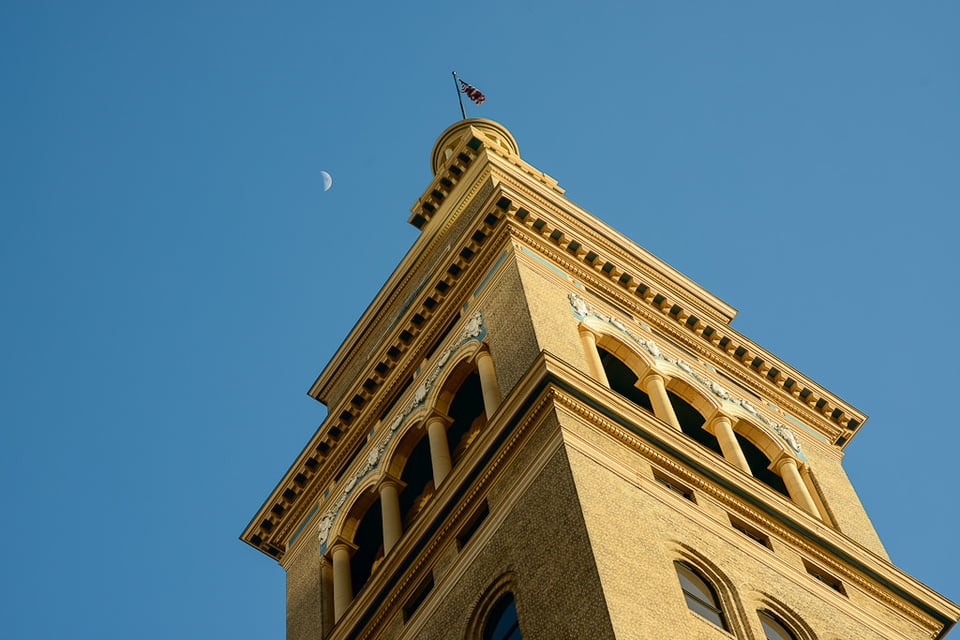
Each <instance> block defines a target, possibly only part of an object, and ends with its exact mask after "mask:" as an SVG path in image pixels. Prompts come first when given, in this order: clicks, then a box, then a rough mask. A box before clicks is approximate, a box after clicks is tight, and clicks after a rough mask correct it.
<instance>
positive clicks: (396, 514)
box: [379, 476, 404, 556]
mask: <svg viewBox="0 0 960 640" xmlns="http://www.w3.org/2000/svg"><path fill="white" fill-rule="evenodd" d="M403 486H404V485H403V483H401V482H400V481H399V480H394V479H393V478H391V477H389V476H387V477H384V479H383V480H382V481H381V482H380V486H379V491H380V513H381V515H382V516H383V555H384V556H386V555H387V554H388V553H390V550H391V549H393V545H395V544H397V540H399V539H400V536H401V535H402V534H403V524H402V522H403V521H402V518H401V516H400V491H401V490H402V489H403Z"/></svg>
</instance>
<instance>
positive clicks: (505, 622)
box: [482, 591, 521, 640]
mask: <svg viewBox="0 0 960 640" xmlns="http://www.w3.org/2000/svg"><path fill="white" fill-rule="evenodd" d="M482 638H483V640H521V636H520V621H519V620H518V619H517V604H516V602H515V601H514V599H513V594H512V593H510V592H509V591H508V592H507V593H505V594H503V595H502V596H501V597H500V599H499V600H497V601H496V602H495V603H494V605H493V607H492V608H491V609H490V615H488V616H487V620H486V622H485V623H484V625H483V635H482Z"/></svg>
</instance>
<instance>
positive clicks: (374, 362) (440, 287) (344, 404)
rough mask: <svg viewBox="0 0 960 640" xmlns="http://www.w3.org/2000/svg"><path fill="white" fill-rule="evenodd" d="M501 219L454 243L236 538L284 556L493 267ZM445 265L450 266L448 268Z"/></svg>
mask: <svg viewBox="0 0 960 640" xmlns="http://www.w3.org/2000/svg"><path fill="white" fill-rule="evenodd" d="M476 184H479V183H476ZM497 194H498V191H496V190H495V191H494V192H493V193H492V195H491V196H490V198H491V199H496V198H497V197H498V196H497ZM484 211H486V212H487V213H486V214H485V215H484V214H483V212H484ZM454 217H455V216H450V218H451V219H452V218H454ZM503 218H504V213H503V210H502V209H500V208H498V207H496V206H493V205H490V206H488V207H485V208H482V209H480V210H479V211H478V213H477V215H476V216H475V220H474V222H473V223H472V224H471V225H470V226H469V227H468V229H467V231H466V233H464V234H463V235H462V236H461V237H460V238H456V239H451V250H450V251H449V252H447V253H445V254H443V255H444V258H443V259H442V260H440V262H439V265H441V266H440V268H438V269H436V270H435V271H433V272H432V275H431V278H433V282H434V285H433V287H432V288H430V287H424V288H423V289H422V290H420V292H419V294H418V295H417V296H416V297H415V298H414V299H413V300H411V301H410V304H408V305H407V306H406V307H405V308H404V309H402V310H401V312H400V315H399V316H398V318H397V320H396V321H395V322H394V324H393V328H392V329H391V331H390V332H389V333H388V334H387V335H384V336H381V337H380V339H379V340H377V341H376V344H377V349H376V350H375V351H372V352H370V353H369V354H367V356H366V357H365V358H364V362H365V363H366V364H365V367H364V368H363V369H362V371H361V373H360V375H358V376H357V379H356V380H353V382H352V386H351V387H350V388H349V390H348V391H346V392H345V393H344V394H343V396H342V397H341V398H340V399H339V402H338V403H337V404H335V405H332V406H331V407H330V410H329V413H328V417H327V419H326V420H324V422H323V423H322V424H321V425H320V427H319V428H318V429H317V431H316V432H315V434H314V436H313V437H312V438H311V439H310V441H309V442H308V443H307V445H306V446H305V447H304V449H303V450H302V451H301V453H300V455H299V456H298V457H297V459H296V461H295V462H294V463H293V465H292V466H291V467H290V468H289V470H288V471H287V473H286V474H285V475H284V477H283V479H282V480H281V482H280V483H279V484H278V485H277V486H276V488H275V489H274V490H273V492H272V493H271V494H270V496H269V497H268V499H267V500H266V501H265V502H264V503H263V505H262V506H261V508H260V509H259V510H258V512H257V514H256V515H255V516H254V518H253V519H252V520H251V522H250V523H249V524H248V525H247V527H246V528H245V529H244V532H243V533H242V534H241V536H240V538H241V540H243V541H245V542H247V543H248V544H251V545H252V546H254V547H255V548H257V549H259V550H261V551H263V552H264V553H267V554H268V555H270V556H272V557H274V558H276V559H278V560H279V559H280V558H282V556H283V554H284V553H285V550H286V545H287V543H288V541H289V539H290V537H291V536H292V535H294V534H295V533H296V531H297V527H298V526H299V525H300V523H301V521H302V520H303V518H304V517H305V516H306V515H307V513H308V512H309V511H310V510H311V509H312V508H314V505H316V504H317V503H318V502H319V501H320V500H321V498H322V496H321V494H322V492H323V491H324V490H325V488H326V487H328V486H329V484H330V483H331V482H332V480H333V478H334V476H335V475H336V474H337V473H338V471H339V470H340V469H342V468H343V467H344V466H345V465H347V464H349V462H350V460H351V459H352V457H353V456H354V455H355V454H357V453H358V452H359V450H360V449H361V448H362V446H363V442H364V441H365V440H366V437H367V433H368V432H369V430H370V428H372V427H373V425H374V424H375V423H376V421H377V419H378V417H379V415H380V413H382V412H383V410H384V409H386V408H387V406H386V405H387V403H391V402H396V401H397V400H398V398H397V397H396V393H397V392H398V391H399V389H400V388H401V387H402V385H403V384H405V382H406V381H407V380H408V379H409V378H410V377H411V376H413V375H414V373H415V371H416V369H417V368H418V367H419V366H420V364H421V362H422V360H423V357H424V356H425V354H426V350H427V349H428V348H430V346H431V345H432V344H433V342H434V341H435V340H436V339H438V338H439V337H440V336H441V334H442V332H443V331H444V330H445V329H446V328H447V326H448V325H449V322H450V321H451V319H452V318H453V317H455V316H456V314H457V313H458V312H460V311H461V308H462V306H463V303H464V302H466V301H467V300H468V299H469V296H470V295H471V294H472V292H473V291H474V288H475V287H476V286H477V285H478V284H479V283H480V281H481V279H482V278H483V277H484V275H485V274H486V272H487V270H488V269H489V268H490V267H491V266H492V265H493V263H494V262H495V260H496V258H497V256H498V254H499V251H500V246H501V245H502V243H503V242H504V241H505V238H506V234H505V232H504V231H503V227H504V226H505V225H503V224H502V221H503ZM454 240H456V241H458V243H457V242H454ZM442 265H447V266H446V269H443V268H442ZM396 290H398V287H396V286H394V291H396ZM450 298H453V300H452V301H449V299H450ZM395 299H396V295H394V300H395ZM384 304H386V303H384ZM371 306H373V305H371ZM381 306H383V305H381ZM387 306H388V305H387ZM388 308H389V306H388ZM342 362H343V360H341V364H342ZM328 368H329V365H328Z"/></svg>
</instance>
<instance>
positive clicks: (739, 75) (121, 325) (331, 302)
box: [0, 0, 960, 639]
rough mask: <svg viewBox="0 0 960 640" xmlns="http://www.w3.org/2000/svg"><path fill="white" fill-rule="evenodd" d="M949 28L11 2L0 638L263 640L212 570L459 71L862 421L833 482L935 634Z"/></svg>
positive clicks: (952, 303)
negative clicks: (845, 483)
mask: <svg viewBox="0 0 960 640" xmlns="http://www.w3.org/2000/svg"><path fill="white" fill-rule="evenodd" d="M958 31H960V4H957V3H955V2H949V1H943V2H924V1H911V2H905V1H904V2H877V1H871V2H809V3H783V2H723V3H720V2H698V1H694V2H630V3H628V2H623V3H618V4H614V3H609V2H603V1H600V2H595V3H584V2H566V1H562V2H556V1H555V2H522V1H521V0H513V1H510V2H500V1H493V2H483V3H469V2H461V3H456V2H412V3H405V2H379V1H377V2H367V3H349V2H342V3H332V2H325V3H324V2H316V1H314V2H300V1H295V0H290V1H287V2H256V3H254V2H243V1H231V2H226V1H222V2H208V1H203V0H192V1H190V2H182V1H177V0H164V1H163V2H137V1H132V2H131V1H129V0H125V1H116V2H97V1H94V0H90V1H87V2H45V1H42V0H31V1H29V2H17V1H15V0H7V1H6V2H3V3H2V5H0V53H2V55H0V87H2V100H0V214H2V218H0V220H2V231H0V287H2V288H0V293H2V297H0V301H2V307H0V327H2V335H3V345H4V346H3V355H2V359H0V389H2V391H0V393H2V402H0V474H2V486H3V494H4V504H3V510H4V513H5V518H4V521H5V525H6V529H5V531H6V534H5V541H6V545H5V546H6V549H7V552H6V559H5V562H4V563H3V574H2V575H3V579H2V581H0V589H2V590H3V592H4V593H2V594H0V595H2V598H0V620H3V626H4V630H3V635H4V637H10V638H17V639H19V638H42V639H46V638H62V637H67V636H68V635H69V636H70V637H76V638H98V639H110V638H123V639H128V638H141V639H153V638H158V639H159V638H164V639H167V638H279V637H282V636H283V628H284V605H283V599H284V576H283V571H282V569H281V568H280V567H279V566H278V565H277V564H276V563H275V562H274V561H272V560H271V559H270V558H268V557H266V556H264V555H262V554H260V553H258V552H256V551H254V550H253V549H251V548H249V547H247V546H246V545H245V544H243V543H241V542H239V541H238V540H237V536H238V535H239V534H240V532H241V531H242V529H243V527H244V526H245V525H246V523H247V522H248V520H249V519H250V518H251V517H252V516H253V514H254V513H255V511H256V509H257V508H258V507H259V505H260V504H261V502H262V501H263V500H264V499H265V498H266V497H267V495H268V493H269V491H270V490H271V489H272V488H273V486H274V485H275V483H276V482H277V481H278V480H279V479H280V477H281V476H282V474H283V473H284V472H285V471H286V469H287V467H288V465H289V464H290V463H291V462H292V461H293V459H294V457H295V456H296V454H297V453H298V452H299V451H300V448H301V447H302V446H303V445H304V443H305V442H306V441H307V439H308V438H309V437H310V435H311V434H312V433H313V431H314V430H315V429H316V427H317V426H318V425H319V424H320V423H321V422H322V421H323V419H324V416H325V410H324V408H323V406H322V405H320V404H319V403H317V402H316V401H314V400H312V399H310V398H308V397H307V396H306V394H305V392H306V390H307V388H308V387H309V386H310V384H311V383H312V382H313V380H314V378H315V377H316V375H317V374H318V373H319V372H320V370H321V369H322V368H323V366H324V364H325V363H326V361H327V359H328V358H329V357H330V356H331V355H332V353H333V352H334V350H335V349H336V348H337V346H338V345H339V343H340V341H341V340H342V339H343V337H344V336H345V335H346V333H347V331H348V330H349V328H350V327H351V326H352V325H353V323H354V322H355V321H356V319H357V318H358V317H359V316H360V314H361V313H362V311H363V310H364V308H365V307H366V305H367V303H368V302H369V301H370V300H371V299H372V298H373V296H374V294H375V293H376V291H377V289H378V288H379V287H380V285H381V284H382V283H383V282H384V280H385V279H386V278H387V276H388V275H389V273H390V271H391V270H392V268H393V266H394V265H395V264H396V263H397V262H398V261H399V260H400V258H401V256H402V255H403V254H404V252H405V251H406V250H407V248H408V247H409V245H410V244H411V243H412V241H413V240H414V238H415V237H416V234H417V232H416V230H415V229H414V228H413V227H412V226H410V225H408V224H407V223H406V219H407V217H408V215H409V207H410V205H411V204H412V203H413V201H414V200H415V198H416V197H417V196H419V195H420V193H421V192H422V190H423V189H424V188H425V187H426V185H427V184H428V182H429V180H430V178H431V175H430V169H429V154H430V150H431V147H432V145H433V142H434V140H435V139H436V137H437V136H438V135H439V134H440V132H441V131H442V130H443V129H444V128H445V127H447V126H448V125H449V124H451V123H452V122H453V121H455V120H457V119H458V118H459V117H460V116H459V107H458V106H457V102H456V96H455V95H454V88H453V81H452V77H451V75H450V72H451V70H453V69H456V70H457V71H458V72H459V74H460V75H461V77H462V78H464V79H465V80H466V81H468V82H470V83H472V84H474V85H475V86H476V87H478V88H479V89H480V90H481V91H483V92H484V93H486V95H487V96H488V98H487V101H486V102H485V103H484V104H483V105H481V106H474V105H472V104H470V103H468V106H467V109H468V116H478V117H488V118H492V119H495V120H497V121H499V122H501V123H503V124H504V125H505V126H507V127H508V128H509V129H510V130H511V132H512V133H513V134H514V136H515V137H516V139H517V141H518V143H519V145H520V151H521V154H522V156H523V157H524V159H526V160H527V161H528V162H530V163H532V164H533V165H535V166H536V167H538V168H539V169H541V170H542V171H545V172H546V173H548V174H550V175H551V176H553V177H554V178H556V179H557V180H559V181H560V184H561V186H563V187H565V188H566V189H567V195H568V197H570V198H571V199H572V200H573V201H575V202H577V203H578V204H580V205H581V206H583V207H584V208H586V209H587V210H589V211H591V212H592V213H594V214H595V215H597V216H598V217H600V218H601V219H603V220H605V221H606V222H608V223H610V224H611V225H612V226H614V227H615V228H617V229H619V230H620V231H622V232H624V233H625V234H626V235H628V236H629V237H631V238H633V239H634V240H636V241H637V242H638V243H640V244H641V245H642V246H644V247H645V248H647V249H648V250H650V251H652V252H653V253H655V254H656V255H658V256H659V257H660V258H662V259H664V260H666V261H667V262H669V263H670V264H672V265H673V266H675V267H676V268H678V269H679V270H681V271H682V272H684V273H685V274H687V275H689V276H690V277H691V278H693V279H694V280H696V281H697V282H699V283H700V284H701V285H703V286H705V287H707V288H708V289H710V290H712V291H713V292H714V293H716V294H717V295H719V296H720V297H721V298H722V299H724V300H725V301H727V302H728V303H730V304H732V305H733V306H734V307H736V308H737V309H739V310H740V314H739V316H738V317H737V318H736V320H735V321H734V323H733V326H734V327H735V328H736V329H738V330H739V331H740V332H742V333H743V334H745V335H746V336H748V337H750V338H752V339H753V340H755V341H756V342H758V343H759V344H761V345H762V346H764V347H765V348H767V349H769V350H770V351H771V352H772V353H773V354H775V355H777V356H778V357H780V358H782V359H784V360H785V361H786V362H788V363H791V364H792V365H794V366H796V367H797V368H798V369H799V370H800V371H802V372H803V373H804V374H805V375H807V376H809V377H811V378H812V379H814V380H816V381H817V382H819V383H820V384H822V385H823V386H825V387H826V388H828V389H830V390H832V391H833V392H835V393H837V394H838V395H839V396H840V397H842V398H844V399H845V400H847V401H848V402H850V403H852V404H853V405H854V406H856V407H858V408H859V409H861V410H863V411H865V412H866V413H867V414H869V415H870V416H871V418H870V420H868V421H867V423H866V425H865V426H864V427H863V429H862V430H861V432H860V433H859V435H858V436H857V437H856V438H854V440H853V441H852V443H851V444H850V445H849V446H848V447H847V450H846V451H847V458H846V460H845V465H846V468H847V471H848V473H849V475H850V477H851V479H852V481H853V483H854V485H855V486H856V488H857V489H858V491H859V494H860V496H861V499H862V500H863V502H864V504H865V505H866V508H867V510H868V512H869V513H870V514H871V516H872V518H873V522H874V524H875V525H876V527H877V529H878V531H879V533H880V536H881V539H882V540H883V541H884V543H885V544H886V546H887V549H888V551H889V553H890V555H891V556H892V558H893V560H894V562H895V563H896V564H898V565H899V566H900V567H902V568H903V569H905V570H906V571H908V572H910V573H911V574H913V575H915V576H917V577H918V578H920V579H921V580H923V581H924V582H926V583H928V584H929V585H931V586H932V587H934V588H935V589H937V590H938V591H940V592H942V593H943V594H945V595H946V596H948V597H950V598H952V599H953V600H958V599H960V554H958V553H957V552H956V548H955V545H956V541H957V539H958V532H957V530H958V524H960V522H958V518H960V516H958V513H957V509H958V505H960V500H958V496H957V487H958V481H957V474H958V471H957V466H958V465H957V450H958V447H960V429H958V422H960V421H958V418H957V397H958V383H960V376H958V373H957V360H958V356H960V348H958V346H957V336H956V326H955V325H956V322H957V320H956V317H957V315H958V311H960V309H958V301H957V297H956V291H957V288H958V284H960V283H958V273H960V269H958V267H960V259H958V257H957V253H956V249H955V244H956V238H957V232H958V228H957V223H956V219H957V215H958V213H960V206H958V205H960V193H958V190H960V189H958V184H960V181H958V178H960V166H958V165H960V161H958V153H960V152H958V150H960V125H958V122H960V118H958V114H960V88H958V83H960V44H958V43H960V38H958V37H957V33H958ZM323 170H325V171H328V172H329V173H330V174H331V175H332V176H333V187H332V188H331V189H330V190H329V191H327V192H323V190H322V186H323V185H322V179H321V174H320V172H321V171H323Z"/></svg>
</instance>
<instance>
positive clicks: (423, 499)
mask: <svg viewBox="0 0 960 640" xmlns="http://www.w3.org/2000/svg"><path fill="white" fill-rule="evenodd" d="M400 481H401V482H403V483H404V485H405V488H404V489H403V491H401V492H400V517H401V519H402V522H403V529H404V531H406V529H407V527H409V526H410V523H411V522H413V520H414V519H415V518H416V517H417V514H418V513H420V512H421V511H422V510H423V507H424V506H426V504H427V503H428V502H429V501H430V498H432V497H433V493H434V486H433V467H432V465H431V462H430V439H429V438H427V437H426V436H424V437H422V438H420V441H419V442H418V443H417V445H416V446H415V447H414V448H413V451H412V452H411V453H410V456H409V457H408V458H407V462H406V464H404V466H403V471H402V472H401V473H400Z"/></svg>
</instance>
